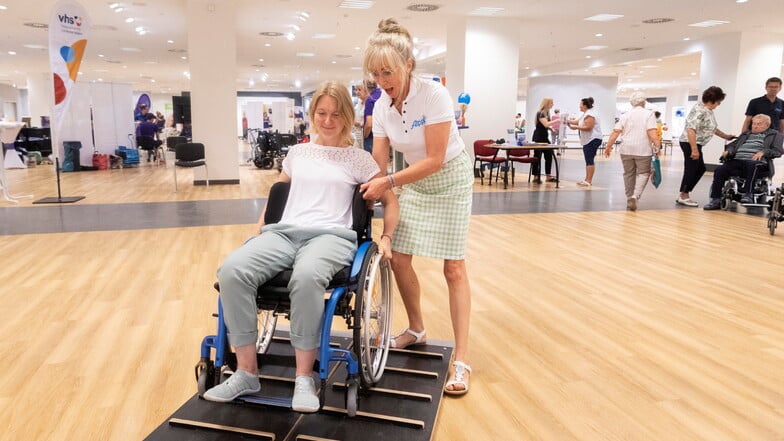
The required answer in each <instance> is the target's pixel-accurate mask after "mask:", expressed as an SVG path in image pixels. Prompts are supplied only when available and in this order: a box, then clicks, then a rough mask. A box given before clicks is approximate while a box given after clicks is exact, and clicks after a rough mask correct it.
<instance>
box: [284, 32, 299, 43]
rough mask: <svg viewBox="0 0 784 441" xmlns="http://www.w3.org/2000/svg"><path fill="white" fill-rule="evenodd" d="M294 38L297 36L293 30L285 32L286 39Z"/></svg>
mask: <svg viewBox="0 0 784 441" xmlns="http://www.w3.org/2000/svg"><path fill="white" fill-rule="evenodd" d="M295 38H297V36H296V35H294V33H293V32H289V33H288V34H286V40H288V41H292V40H294V39H295Z"/></svg>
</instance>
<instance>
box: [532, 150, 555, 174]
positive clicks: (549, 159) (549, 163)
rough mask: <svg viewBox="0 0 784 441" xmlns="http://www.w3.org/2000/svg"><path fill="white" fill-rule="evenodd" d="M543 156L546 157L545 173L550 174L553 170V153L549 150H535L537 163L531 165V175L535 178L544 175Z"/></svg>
mask: <svg viewBox="0 0 784 441" xmlns="http://www.w3.org/2000/svg"><path fill="white" fill-rule="evenodd" d="M542 155H544V172H545V174H548V175H549V174H550V171H551V170H552V168H553V151H552V150H551V149H547V150H536V149H534V157H535V158H536V161H535V162H534V163H532V164H531V174H532V175H534V176H539V175H541V174H542Z"/></svg>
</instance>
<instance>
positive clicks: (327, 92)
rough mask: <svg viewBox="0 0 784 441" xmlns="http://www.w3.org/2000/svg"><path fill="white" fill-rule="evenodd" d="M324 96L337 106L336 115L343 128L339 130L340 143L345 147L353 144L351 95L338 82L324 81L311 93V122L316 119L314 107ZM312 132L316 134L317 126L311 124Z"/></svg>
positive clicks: (344, 86) (343, 85) (309, 109)
mask: <svg viewBox="0 0 784 441" xmlns="http://www.w3.org/2000/svg"><path fill="white" fill-rule="evenodd" d="M324 96H331V97H332V98H334V99H335V102H336V103H337V105H338V114H339V115H340V118H341V119H343V128H342V129H341V130H340V142H341V143H342V144H345V145H352V144H354V141H353V138H352V137H351V128H352V125H353V122H354V106H353V104H352V103H351V95H350V94H349V92H348V87H346V85H345V84H342V83H340V82H338V81H325V82H323V83H321V85H320V86H319V87H318V88H317V89H316V91H315V92H313V98H311V100H310V107H309V108H308V112H309V113H310V118H311V120H315V118H316V107H317V106H318V102H319V100H320V99H321V98H322V97H324ZM312 130H313V131H314V132H315V133H316V134H318V126H317V125H316V124H313V126H312Z"/></svg>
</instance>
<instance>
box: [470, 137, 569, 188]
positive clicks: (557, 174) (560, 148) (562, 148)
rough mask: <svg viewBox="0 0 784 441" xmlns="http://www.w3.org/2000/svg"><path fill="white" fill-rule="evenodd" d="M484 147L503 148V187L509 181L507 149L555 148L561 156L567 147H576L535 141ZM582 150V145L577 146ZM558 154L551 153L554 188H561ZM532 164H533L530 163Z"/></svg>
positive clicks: (506, 185)
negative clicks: (504, 156) (505, 158)
mask: <svg viewBox="0 0 784 441" xmlns="http://www.w3.org/2000/svg"><path fill="white" fill-rule="evenodd" d="M485 147H490V148H494V149H496V150H503V151H504V152H505V154H506V157H507V163H506V165H505V166H504V189H506V188H507V187H508V185H509V184H508V183H509V161H508V158H509V150H515V149H529V150H557V151H558V153H560V156H561V157H562V156H563V153H564V152H565V151H566V150H569V149H576V148H577V147H567V146H565V145H554V144H537V143H524V144H523V145H513V144H496V143H492V144H485ZM579 149H580V150H582V147H579ZM558 159H559V155H553V162H555V188H561V187H560V182H561V171H560V165H559V160H558ZM531 165H533V164H531Z"/></svg>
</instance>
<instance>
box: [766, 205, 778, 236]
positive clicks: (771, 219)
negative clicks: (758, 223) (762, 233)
mask: <svg viewBox="0 0 784 441" xmlns="http://www.w3.org/2000/svg"><path fill="white" fill-rule="evenodd" d="M778 223H779V221H778V219H776V214H775V213H773V212H772V211H771V212H770V214H769V215H768V230H770V235H771V236H773V235H774V234H776V226H777V224H778Z"/></svg>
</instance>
